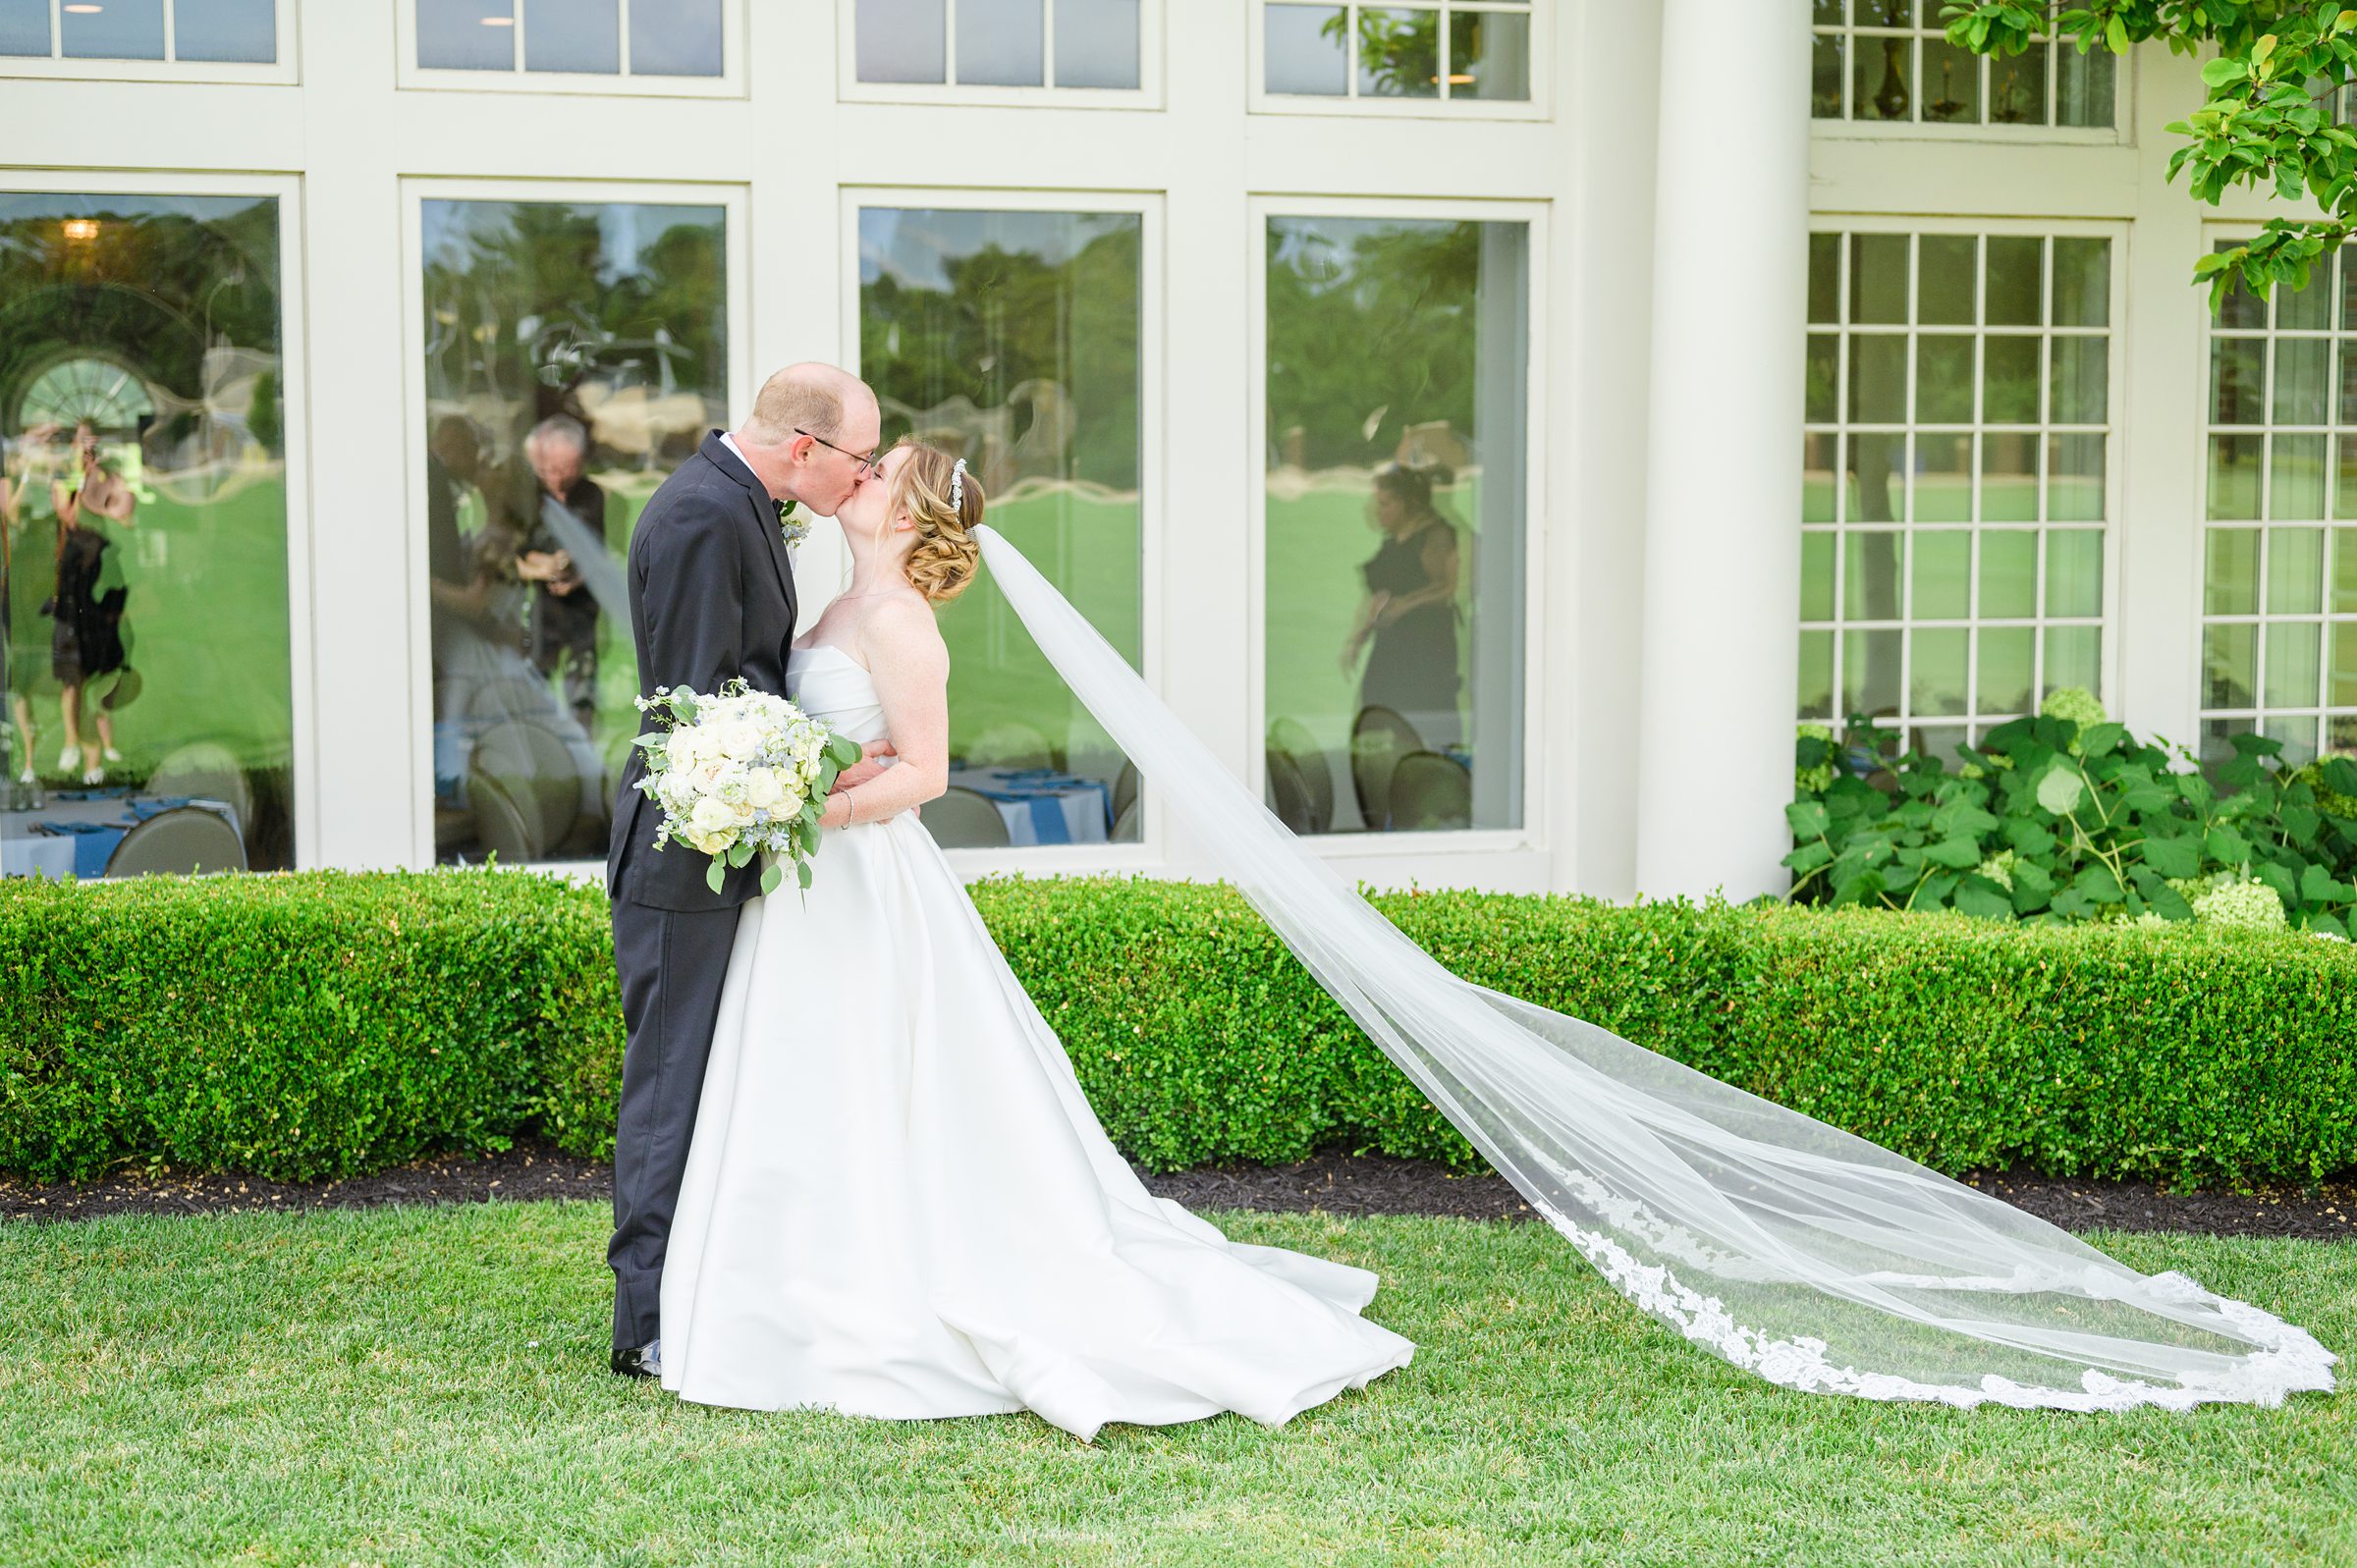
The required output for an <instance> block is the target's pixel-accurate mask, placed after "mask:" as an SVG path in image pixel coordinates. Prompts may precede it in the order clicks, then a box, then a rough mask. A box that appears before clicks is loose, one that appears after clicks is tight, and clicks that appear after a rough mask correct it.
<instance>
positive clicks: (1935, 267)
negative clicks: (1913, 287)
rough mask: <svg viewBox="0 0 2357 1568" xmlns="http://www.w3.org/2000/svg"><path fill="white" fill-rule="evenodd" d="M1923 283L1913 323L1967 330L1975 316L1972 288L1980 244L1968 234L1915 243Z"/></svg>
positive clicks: (1931, 236) (1926, 238) (1935, 236)
mask: <svg viewBox="0 0 2357 1568" xmlns="http://www.w3.org/2000/svg"><path fill="white" fill-rule="evenodd" d="M1917 244H1918V248H1919V255H1918V262H1917V264H1918V266H1919V268H1920V269H1921V271H1922V274H1923V276H1922V280H1921V283H1920V285H1919V287H1918V290H1917V297H1916V301H1915V319H1916V320H1918V321H1921V322H1924V323H1926V324H1930V325H1938V326H1953V327H1969V326H1971V325H1972V324H1973V319H1974V315H1975V310H1974V298H1973V296H1974V294H1975V289H1974V284H1975V283H1976V281H1977V279H1978V276H1979V272H1980V242H1979V241H1977V240H1975V239H1974V238H1973V237H1972V236H1971V235H1968V234H1927V235H1925V236H1924V237H1923V238H1922V239H1921V240H1920V241H1918V242H1917Z"/></svg>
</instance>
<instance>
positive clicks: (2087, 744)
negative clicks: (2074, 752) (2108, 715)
mask: <svg viewBox="0 0 2357 1568" xmlns="http://www.w3.org/2000/svg"><path fill="white" fill-rule="evenodd" d="M2127 738H2128V727H2127V726H2126V725H2123V724H2100V725H2089V726H2088V727H2087V728H2086V729H2084V730H2080V731H2079V751H2080V753H2081V755H2083V756H2089V757H2105V756H2109V755H2110V753H2111V750H2112V748H2113V747H2115V746H2117V745H2118V744H2119V743H2120V742H2121V741H2123V740H2125V739H2127Z"/></svg>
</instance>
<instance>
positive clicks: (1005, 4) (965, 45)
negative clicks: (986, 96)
mask: <svg viewBox="0 0 2357 1568" xmlns="http://www.w3.org/2000/svg"><path fill="white" fill-rule="evenodd" d="M1046 27H1047V11H1046V8H1045V6H1043V5H1042V4H1041V0H958V81H959V85H961V86H974V87H1037V86H1041V85H1044V84H1045V82H1046V81H1047V76H1046V70H1047V65H1046V61H1047V30H1046Z"/></svg>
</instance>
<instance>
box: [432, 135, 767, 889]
mask: <svg viewBox="0 0 2357 1568" xmlns="http://www.w3.org/2000/svg"><path fill="white" fill-rule="evenodd" d="M428 201H540V202H643V203H647V204H652V205H664V206H696V207H720V208H722V209H723V211H724V214H725V217H724V219H723V231H724V232H723V234H722V237H721V243H722V255H723V258H724V261H725V264H726V266H727V267H728V280H727V298H728V311H729V333H728V340H727V342H728V356H729V363H728V369H727V371H726V373H725V374H724V375H723V376H722V380H721V384H722V385H723V386H724V387H726V388H727V389H728V394H729V399H730V402H731V404H732V405H733V406H736V407H739V408H750V407H751V406H752V403H753V392H754V381H753V371H752V363H753V358H752V351H751V345H752V342H753V336H752V332H753V309H752V262H751V253H752V252H751V243H750V236H749V233H748V227H749V224H748V219H749V214H750V212H751V192H750V189H749V188H747V187H746V186H744V185H742V184H731V183H724V182H717V181H715V182H699V181H664V182H660V183H654V182H646V181H636V182H626V181H603V180H601V181H586V180H584V181H575V180H463V179H441V178H434V177H424V176H419V177H410V178H405V179H403V180H402V182H401V257H402V267H403V272H404V275H403V278H402V283H401V330H402V337H401V345H402V347H401V383H402V415H401V417H402V426H403V430H404V441H403V450H402V498H403V499H402V510H401V524H402V527H403V529H404V530H405V538H406V540H407V542H408V549H407V551H406V552H405V555H406V560H405V563H404V566H405V569H406V571H407V574H408V581H407V583H406V584H405V591H406V594H407V602H408V604H409V608H410V682H409V690H410V721H409V722H410V725H411V736H410V738H411V742H412V749H413V752H414V756H413V759H412V761H411V768H410V800H411V826H410V855H411V858H410V864H411V865H415V866H432V865H435V864H437V850H436V848H435V844H434V744H433V711H434V703H433V693H434V639H433V599H432V595H431V594H430V593H428V592H427V591H426V584H427V582H428V581H429V575H428V570H427V558H426V549H427V540H426V517H425V510H426V495H425V488H424V481H425V459H426V453H427V450H428V443H427V430H426V420H425V365H424V359H423V345H424V342H425V203H426V202H428ZM420 727H422V730H420ZM420 739H422V741H423V744H421V745H418V744H414V743H415V742H417V741H418V740H420ZM525 869H527V870H533V871H553V872H560V873H563V874H565V875H567V876H572V877H576V878H580V879H583V880H585V879H587V878H588V877H589V876H590V875H591V874H592V873H594V874H595V875H596V876H597V877H598V879H599V880H600V881H601V882H602V880H603V878H604V868H603V866H602V864H600V863H599V862H597V861H591V860H565V861H541V862H534V863H532V864H531V865H529V866H527V867H526V868H525Z"/></svg>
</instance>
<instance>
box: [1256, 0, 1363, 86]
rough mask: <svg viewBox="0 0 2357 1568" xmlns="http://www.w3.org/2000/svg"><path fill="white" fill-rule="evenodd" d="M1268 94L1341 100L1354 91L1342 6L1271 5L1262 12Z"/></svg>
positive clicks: (1345, 14) (1344, 15)
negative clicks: (1264, 28)
mask: <svg viewBox="0 0 2357 1568" xmlns="http://www.w3.org/2000/svg"><path fill="white" fill-rule="evenodd" d="M1262 15H1263V17H1264V23H1263V25H1264V27H1266V28H1267V31H1266V33H1265V34H1264V36H1265V38H1266V42H1267V54H1268V90H1269V91H1271V92H1276V93H1292V94H1295V95H1311V96H1317V97H1328V98H1339V97H1342V96H1343V94H1345V93H1347V92H1348V91H1349V90H1350V52H1349V49H1348V48H1347V47H1346V44H1345V40H1344V39H1343V24H1344V20H1345V18H1346V16H1347V13H1345V12H1344V11H1343V8H1342V7H1340V6H1280V5H1272V6H1269V7H1268V8H1267V9H1266V10H1265V11H1264V12H1263V13H1262Z"/></svg>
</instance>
